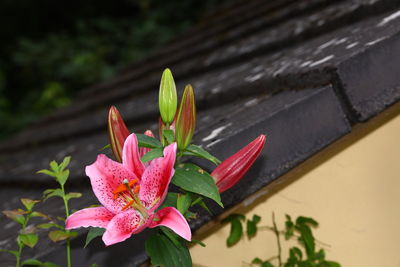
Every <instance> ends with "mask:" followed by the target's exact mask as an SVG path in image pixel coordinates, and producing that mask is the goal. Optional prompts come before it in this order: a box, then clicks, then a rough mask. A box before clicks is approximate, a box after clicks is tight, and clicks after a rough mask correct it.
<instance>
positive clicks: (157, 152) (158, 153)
mask: <svg viewBox="0 0 400 267" xmlns="http://www.w3.org/2000/svg"><path fill="white" fill-rule="evenodd" d="M163 155H164V153H163V149H162V148H154V149H152V150H150V151H149V152H147V153H146V154H144V156H143V157H142V158H141V159H140V160H141V161H142V162H143V163H144V162H148V161H150V160H152V159H155V158H159V157H162V156H163Z"/></svg>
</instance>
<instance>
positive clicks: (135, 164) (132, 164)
mask: <svg viewBox="0 0 400 267" xmlns="http://www.w3.org/2000/svg"><path fill="white" fill-rule="evenodd" d="M122 164H123V165H125V166H126V167H127V168H128V169H129V170H130V171H131V172H133V173H134V174H135V175H136V176H137V177H138V178H139V179H140V177H142V174H143V171H144V169H145V167H144V165H143V163H142V162H141V161H140V155H139V150H138V142H137V138H136V135H135V134H130V135H129V136H128V138H126V140H125V143H124V148H123V149H122Z"/></svg>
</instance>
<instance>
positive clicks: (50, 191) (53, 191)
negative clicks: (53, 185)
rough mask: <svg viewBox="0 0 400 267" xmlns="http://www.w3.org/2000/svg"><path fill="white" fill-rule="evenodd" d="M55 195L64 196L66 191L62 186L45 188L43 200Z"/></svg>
mask: <svg viewBox="0 0 400 267" xmlns="http://www.w3.org/2000/svg"><path fill="white" fill-rule="evenodd" d="M55 196H58V197H61V198H63V197H64V193H63V191H62V190H61V189H60V188H57V189H47V190H45V191H44V192H43V197H44V198H43V200H47V199H49V198H51V197H55Z"/></svg>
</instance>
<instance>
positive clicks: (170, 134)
mask: <svg viewBox="0 0 400 267" xmlns="http://www.w3.org/2000/svg"><path fill="white" fill-rule="evenodd" d="M163 136H164V137H165V140H167V142H168V144H172V143H173V142H174V141H175V134H174V131H172V130H164V131H163Z"/></svg>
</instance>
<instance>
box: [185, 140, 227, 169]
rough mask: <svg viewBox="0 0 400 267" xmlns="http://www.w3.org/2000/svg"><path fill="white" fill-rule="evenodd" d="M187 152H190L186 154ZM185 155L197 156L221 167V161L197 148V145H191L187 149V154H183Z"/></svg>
mask: <svg viewBox="0 0 400 267" xmlns="http://www.w3.org/2000/svg"><path fill="white" fill-rule="evenodd" d="M186 152H189V153H186ZM183 155H187V156H196V157H200V158H203V159H207V160H209V161H211V162H212V163H214V164H215V165H219V164H220V163H221V161H220V160H219V159H217V158H216V157H214V156H213V155H211V154H210V153H208V152H207V151H205V150H204V149H203V148H201V147H199V146H196V145H189V146H188V147H187V148H186V149H185V152H184V153H183Z"/></svg>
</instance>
